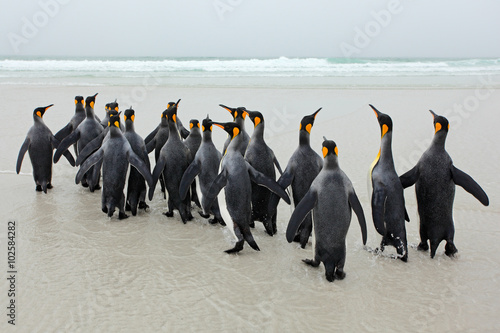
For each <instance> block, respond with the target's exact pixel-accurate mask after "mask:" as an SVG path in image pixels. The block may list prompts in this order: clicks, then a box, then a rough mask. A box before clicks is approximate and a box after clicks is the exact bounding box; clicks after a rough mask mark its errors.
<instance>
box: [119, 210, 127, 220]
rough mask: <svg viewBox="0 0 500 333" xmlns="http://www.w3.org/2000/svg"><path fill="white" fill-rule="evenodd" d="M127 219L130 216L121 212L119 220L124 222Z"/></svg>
mask: <svg viewBox="0 0 500 333" xmlns="http://www.w3.org/2000/svg"><path fill="white" fill-rule="evenodd" d="M126 218H128V215H127V214H125V213H123V212H120V213H119V214H118V219H119V220H124V219H126Z"/></svg>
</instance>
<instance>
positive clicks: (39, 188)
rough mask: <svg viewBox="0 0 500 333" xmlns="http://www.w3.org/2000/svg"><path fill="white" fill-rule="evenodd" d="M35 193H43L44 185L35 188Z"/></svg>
mask: <svg viewBox="0 0 500 333" xmlns="http://www.w3.org/2000/svg"><path fill="white" fill-rule="evenodd" d="M35 191H37V192H42V191H43V190H42V185H37V186H36V187H35Z"/></svg>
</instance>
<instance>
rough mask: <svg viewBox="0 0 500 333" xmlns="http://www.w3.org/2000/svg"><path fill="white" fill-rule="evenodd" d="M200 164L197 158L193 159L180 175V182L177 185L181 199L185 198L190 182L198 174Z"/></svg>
mask: <svg viewBox="0 0 500 333" xmlns="http://www.w3.org/2000/svg"><path fill="white" fill-rule="evenodd" d="M200 171H201V166H200V163H199V162H198V161H197V160H194V161H193V162H192V163H191V164H190V165H189V166H188V168H187V169H186V171H184V175H182V179H181V184H180V185H179V194H180V195H181V199H184V198H186V195H187V192H188V190H189V188H190V186H191V183H192V182H193V181H194V179H195V178H196V176H198V175H199V174H200Z"/></svg>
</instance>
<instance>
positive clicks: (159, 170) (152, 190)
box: [149, 156, 167, 201]
mask: <svg viewBox="0 0 500 333" xmlns="http://www.w3.org/2000/svg"><path fill="white" fill-rule="evenodd" d="M166 164H167V161H166V159H165V157H162V156H160V158H159V159H158V162H157V163H156V165H155V168H154V169H153V175H152V181H151V185H150V186H149V200H150V201H151V200H152V199H153V194H154V193H155V187H156V183H157V182H158V179H159V178H160V175H161V173H162V172H163V169H165V165H166Z"/></svg>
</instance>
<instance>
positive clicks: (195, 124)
mask: <svg viewBox="0 0 500 333" xmlns="http://www.w3.org/2000/svg"><path fill="white" fill-rule="evenodd" d="M194 127H197V128H200V122H199V121H198V119H191V120H190V121H189V129H190V130H191V129H193V128H194Z"/></svg>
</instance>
